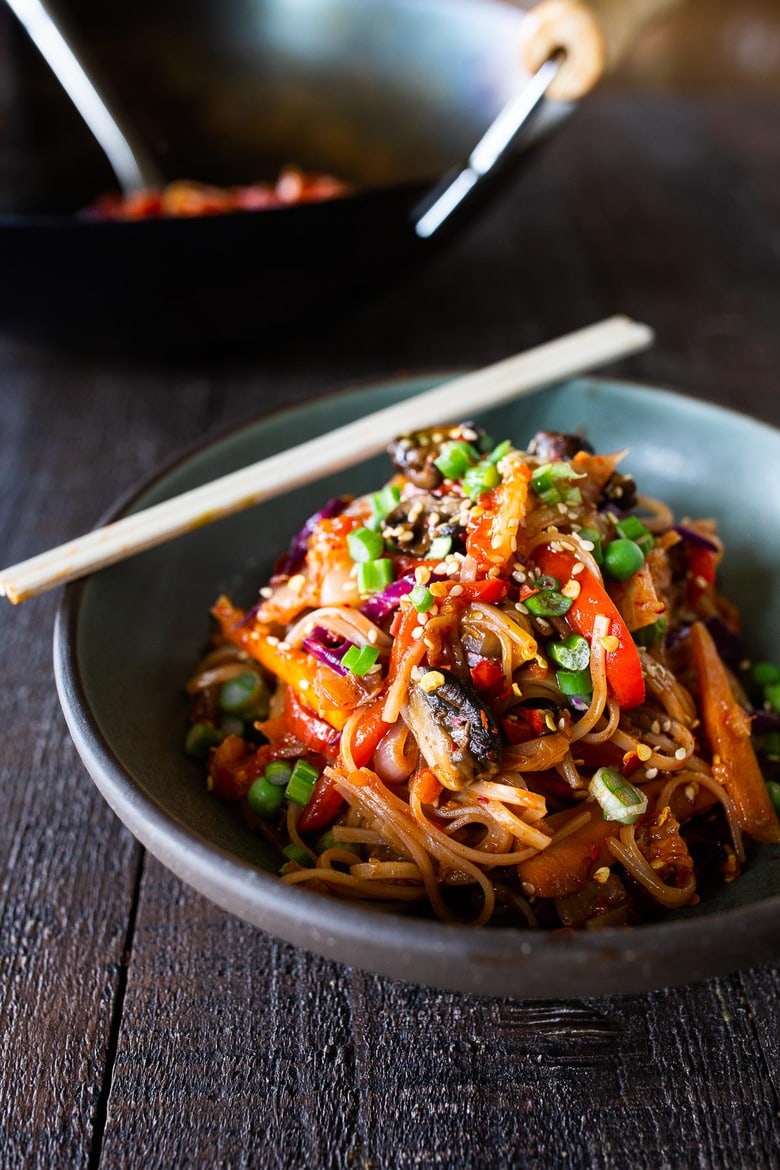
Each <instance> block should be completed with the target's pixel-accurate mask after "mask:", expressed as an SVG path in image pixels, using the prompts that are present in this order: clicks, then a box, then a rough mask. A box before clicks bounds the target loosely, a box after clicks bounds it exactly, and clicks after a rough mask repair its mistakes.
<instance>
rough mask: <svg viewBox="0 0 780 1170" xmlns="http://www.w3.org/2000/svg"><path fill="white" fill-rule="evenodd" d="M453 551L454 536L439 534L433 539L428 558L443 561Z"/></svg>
mask: <svg viewBox="0 0 780 1170" xmlns="http://www.w3.org/2000/svg"><path fill="white" fill-rule="evenodd" d="M451 552H452V537H451V536H437V537H435V538H434V539H433V540H432V541H431V544H430V548H429V549H428V560H431V561H443V560H444V558H445V557H446V556H448V555H449V553H451Z"/></svg>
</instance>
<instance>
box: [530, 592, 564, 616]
mask: <svg viewBox="0 0 780 1170" xmlns="http://www.w3.org/2000/svg"><path fill="white" fill-rule="evenodd" d="M523 605H524V606H525V608H526V609H527V610H528V612H529V613H532V614H533V615H534V616H535V617H562V616H563V615H564V614H565V613H568V612H569V610H570V609H571V606H572V599H571V597H565V596H564V595H563V593H558V592H557V590H555V589H541V590H540V591H539V592H538V593H532V594H531V596H530V597H526V598H525V599H524V601H523Z"/></svg>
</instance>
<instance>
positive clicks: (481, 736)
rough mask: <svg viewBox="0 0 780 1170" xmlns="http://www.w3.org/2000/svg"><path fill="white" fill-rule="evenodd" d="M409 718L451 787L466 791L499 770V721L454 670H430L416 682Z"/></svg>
mask: <svg viewBox="0 0 780 1170" xmlns="http://www.w3.org/2000/svg"><path fill="white" fill-rule="evenodd" d="M403 717H404V720H405V722H406V723H407V725H408V726H409V727H410V728H411V730H412V732H413V734H414V736H415V738H416V740H417V743H418V745H419V748H420V751H421V752H422V755H423V757H424V759H425V762H426V763H427V764H428V766H429V768H432V769H433V770H434V772H435V773H436V775H437V777H438V779H439V780H440V782H441V783H442V784H443V785H444V786H445V787H446V788H450V789H452V790H454V791H460V790H461V789H463V788H467V787H468V786H469V784H472V783H474V781H476V780H489V779H491V777H493V776H495V775H496V773H497V772H498V769H499V767H500V765H501V756H502V742H501V733H500V731H499V729H498V725H497V723H496V721H495V719H494V717H493V715H492V714H491V712H490V711H489V710H488V708H487V707H485V705H484V704H483V703H482V702H481V701H480V699H479V698H478V697H477V694H476V692H475V691H474V690H473V689H472V688H471V687H470V686H469V685H468V684H466V683H463V682H460V681H459V680H458V679H456V678H454V677H452V675H451V674H449V672H448V673H446V674H445V673H444V672H442V671H428V672H427V673H426V674H424V675H422V677H420V678H419V679H417V680H416V681H415V682H413V683H412V686H411V689H410V693H409V699H408V702H407V703H406V705H405V707H404V711H403Z"/></svg>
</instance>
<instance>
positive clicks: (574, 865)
mask: <svg viewBox="0 0 780 1170" xmlns="http://www.w3.org/2000/svg"><path fill="white" fill-rule="evenodd" d="M581 811H582V810H581V809H578V810H577V812H578V813H579V812H581ZM557 817H560V818H561V819H562V820H561V823H562V822H563V821H565V820H568V819H570V818H571V813H570V812H569V811H568V810H567V812H566V813H565V814H564V813H561V814H554V815H553V816H552V817H548V818H547V819H546V820H545V821H544V822H542V827H543V828H544V827H546V826H550V827H552V825H554V824H555V822H556V818H557ZM619 832H620V825H619V824H618V823H617V822H616V821H605V820H604V819H603V818H602V817H601V816H600V815H598V812H594V813H592V814H591V818H590V820H589V821H588V822H587V823H586V824H584V825H583V826H582V827H581V828H579V829H575V831H574V832H573V833H570V834H569V835H568V837H563V838H562V839H561V840H560V841H553V843H552V845H548V846H547V848H546V849H543V850H542V851H541V853H537V854H535V855H534V856H533V857H529V858H528V860H527V861H521V862H520V864H519V865H518V867H517V872H518V874H519V875H520V881H521V882H522V883H523V885H524V886H526V885H528V886H532V887H533V893H534V894H536V896H537V897H539V898H562V897H563V896H564V894H573V893H574V891H575V890H579V889H580V888H581V887H582V886H584V885H585V882H586V881H587V880H588V878H589V877H590V875H591V873H592V872H593V870H594V869H597V868H598V866H599V865H604V864H607V865H609V864H610V863H611V862H612V861H613V860H614V858H613V857H612V855H611V853H609V851H608V850H607V846H606V843H607V840H608V839H609V838H610V837H616V836H617V835H618V833H619Z"/></svg>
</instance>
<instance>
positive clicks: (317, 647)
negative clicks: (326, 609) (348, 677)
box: [301, 626, 352, 675]
mask: <svg viewBox="0 0 780 1170" xmlns="http://www.w3.org/2000/svg"><path fill="white" fill-rule="evenodd" d="M301 645H302V646H303V649H304V650H305V651H306V652H307V653H308V654H311V656H312V658H316V659H317V661H318V662H323V663H324V664H325V665H326V666H329V667H330V668H331V670H335V672H336V674H341V675H345V674H349V671H348V670H347V668H346V666H344V664H343V663H342V661H341V660H342V658H343V657H344V655H345V654H346V652H347V650H349V648H350V646H351V645H352V642H349V641H348V640H347V639H346V638H345V639H344V640H343V641H341V642H337V641H335V639H334V637H333V635H332V634H331V633H330V631H329V630H326V629H325V628H324V626H315V627H314V629H313V630H312V632H311V633H310V634H308V635H307V636H306V637H305V638H304V639H303V642H302V643H301Z"/></svg>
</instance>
